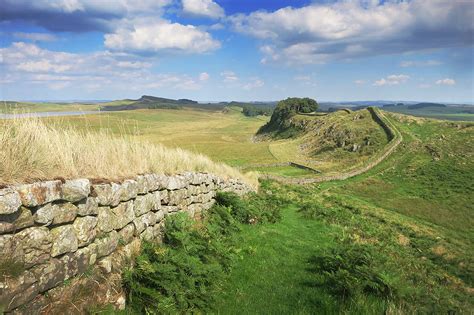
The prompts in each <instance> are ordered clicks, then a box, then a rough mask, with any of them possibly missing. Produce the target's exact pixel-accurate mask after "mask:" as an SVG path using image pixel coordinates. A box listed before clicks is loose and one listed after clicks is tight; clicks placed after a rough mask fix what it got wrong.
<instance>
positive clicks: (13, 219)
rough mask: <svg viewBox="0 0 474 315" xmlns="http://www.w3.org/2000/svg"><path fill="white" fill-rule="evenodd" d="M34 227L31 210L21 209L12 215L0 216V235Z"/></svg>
mask: <svg viewBox="0 0 474 315" xmlns="http://www.w3.org/2000/svg"><path fill="white" fill-rule="evenodd" d="M33 225H34V220H33V215H32V214H31V210H30V209H28V208H26V207H20V210H18V211H17V212H14V213H11V214H0V234H3V233H8V232H14V231H17V230H20V229H23V228H26V227H30V226H33Z"/></svg>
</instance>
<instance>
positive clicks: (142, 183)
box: [135, 175, 150, 195]
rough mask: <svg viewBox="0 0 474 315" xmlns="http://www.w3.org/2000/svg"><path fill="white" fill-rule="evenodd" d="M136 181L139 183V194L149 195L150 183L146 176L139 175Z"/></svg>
mask: <svg viewBox="0 0 474 315" xmlns="http://www.w3.org/2000/svg"><path fill="white" fill-rule="evenodd" d="M135 181H136V182H137V191H138V194H140V195H143V194H146V193H148V191H150V189H149V188H148V181H147V179H146V177H145V175H139V176H137V177H136V178H135Z"/></svg>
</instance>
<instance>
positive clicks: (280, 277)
mask: <svg viewBox="0 0 474 315" xmlns="http://www.w3.org/2000/svg"><path fill="white" fill-rule="evenodd" d="M394 117H395V116H394ZM392 118H393V117H392ZM393 120H395V121H396V125H397V127H398V128H399V129H400V130H401V131H402V133H403V137H404V139H405V142H404V144H403V145H402V146H401V147H400V148H398V149H397V151H396V152H395V153H394V154H393V155H392V156H390V157H389V158H388V159H387V160H386V161H384V162H382V163H381V164H380V165H378V166H377V167H375V168H374V169H373V170H371V171H369V172H368V173H366V174H363V175H361V176H357V177H355V178H352V179H349V180H346V181H341V182H330V183H323V184H320V185H314V186H309V187H306V188H304V187H297V186H287V187H284V186H279V185H276V184H275V185H274V187H273V190H274V193H278V191H279V193H281V194H283V195H285V196H290V197H291V198H292V199H293V200H294V202H295V204H297V205H300V204H301V203H302V202H310V203H315V204H322V205H323V206H324V208H326V209H330V211H329V216H328V217H326V219H324V218H323V219H321V218H320V219H318V220H315V221H312V220H308V219H303V218H301V217H300V216H299V214H297V213H295V206H292V207H289V208H287V209H285V212H284V219H283V221H282V222H281V223H279V224H278V225H276V226H264V227H262V228H260V229H253V230H251V229H248V230H247V229H245V230H244V232H243V234H242V238H243V239H242V241H241V243H242V244H245V246H243V249H244V250H243V260H242V262H241V263H239V264H238V265H237V266H236V268H235V270H234V271H233V273H232V274H231V277H230V280H229V281H228V282H227V283H226V284H225V286H224V288H223V291H222V293H221V295H220V303H219V305H218V309H219V312H220V313H244V314H245V313H258V314H268V313H314V312H318V313H339V312H341V311H348V312H350V313H372V314H379V313H382V312H383V311H384V310H386V309H389V310H392V311H395V310H401V311H403V312H422V313H426V312H435V313H445V312H447V311H448V310H456V311H458V312H459V311H460V312H461V313H462V312H468V310H470V309H472V307H473V299H472V294H473V289H472V288H473V286H474V278H473V274H474V256H473V254H472V248H473V245H474V234H473V231H472V226H473V224H474V222H473V217H472V210H473V209H472V204H474V187H473V183H474V162H473V161H474V159H473V156H472V155H473V154H474V146H473V145H474V143H473V141H472V139H473V137H472V135H473V127H472V126H471V127H469V128H463V127H462V125H460V127H458V124H457V123H449V122H439V121H430V120H419V119H410V118H406V117H400V118H398V121H397V119H393ZM343 240H350V242H351V243H353V244H366V245H368V246H371V247H372V248H374V250H375V251H376V252H377V253H379V257H378V258H379V259H381V260H383V261H384V262H383V264H381V265H380V266H378V268H380V269H381V270H382V272H383V274H384V277H385V278H386V279H388V280H387V281H388V282H389V283H391V284H392V285H393V287H394V288H395V290H396V294H397V295H398V296H399V298H398V299H396V300H395V301H393V302H391V303H386V302H384V301H383V300H381V299H377V298H374V297H371V296H357V297H355V298H353V299H350V300H349V301H345V302H343V301H342V300H340V299H338V298H336V297H332V296H331V295H329V288H327V287H324V285H321V282H320V281H318V279H319V280H320V279H321V278H318V275H315V274H313V273H311V272H309V271H308V259H307V258H308V257H310V256H311V255H313V254H314V255H318V254H319V253H321V251H322V250H324V248H331V247H332V248H335V247H338V246H340V244H341V243H342V242H343ZM319 277H320V276H319ZM308 281H310V282H312V283H313V284H314V285H313V286H307V285H306V284H305V283H307V282H308ZM318 283H319V284H318Z"/></svg>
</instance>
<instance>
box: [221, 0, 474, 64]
mask: <svg viewBox="0 0 474 315" xmlns="http://www.w3.org/2000/svg"><path fill="white" fill-rule="evenodd" d="M472 16H474V6H473V5H472V3H471V2H470V1H440V0H433V1H431V0H409V1H370V2H369V1H365V0H353V1H342V0H341V1H336V2H331V3H313V4H310V5H307V6H304V7H300V8H294V7H285V8H281V9H279V10H276V11H273V12H268V11H264V10H261V11H256V12H252V13H250V14H236V15H233V16H231V17H229V20H230V22H231V24H232V25H233V28H234V29H235V30H236V31H238V32H241V33H244V34H248V35H250V36H253V37H256V38H258V39H261V40H262V46H263V47H265V48H263V49H262V52H263V54H264V58H263V59H262V63H268V62H271V61H277V62H280V60H285V61H286V62H287V63H302V64H308V63H324V62H327V61H329V60H334V59H348V58H357V57H367V56H373V55H382V54H394V53H403V52H411V51H419V50H424V49H432V48H445V47H453V46H468V45H471V44H472V36H473V34H474V24H473V23H472Z"/></svg>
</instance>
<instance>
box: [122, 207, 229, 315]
mask: <svg viewBox="0 0 474 315" xmlns="http://www.w3.org/2000/svg"><path fill="white" fill-rule="evenodd" d="M235 230H236V228H235V221H233V218H232V217H231V216H230V210H229V209H228V208H225V207H222V206H218V207H214V208H213V209H212V210H211V211H210V212H209V215H208V221H207V222H205V223H204V224H203V225H200V226H198V225H196V224H194V222H193V221H192V220H191V219H190V218H189V217H188V216H187V215H186V214H181V213H180V214H176V215H174V216H171V217H168V218H167V220H166V224H165V234H164V241H163V245H161V246H160V245H157V244H153V243H144V245H143V249H142V253H141V255H140V256H139V257H138V258H137V260H136V265H135V266H134V268H131V269H129V270H127V271H126V272H125V274H124V283H125V288H126V290H127V292H128V297H129V305H130V306H131V307H132V308H133V309H134V310H135V311H137V312H139V313H153V312H157V313H183V312H194V311H206V310H209V307H210V305H211V304H212V301H213V293H214V292H215V290H216V288H217V286H218V285H219V283H220V280H221V279H222V278H223V276H224V274H225V272H226V271H228V270H229V269H230V266H231V262H232V260H233V257H234V253H233V246H232V245H231V243H232V240H231V239H230V235H231V233H232V231H235Z"/></svg>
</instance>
